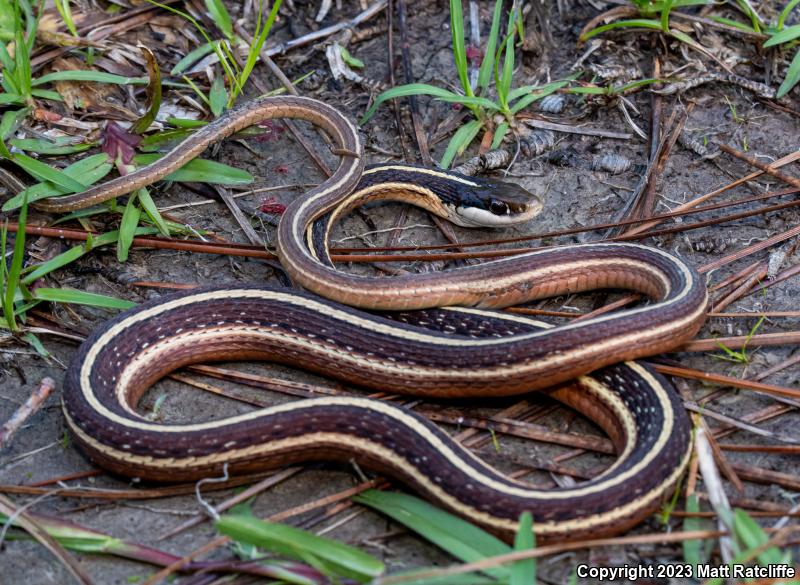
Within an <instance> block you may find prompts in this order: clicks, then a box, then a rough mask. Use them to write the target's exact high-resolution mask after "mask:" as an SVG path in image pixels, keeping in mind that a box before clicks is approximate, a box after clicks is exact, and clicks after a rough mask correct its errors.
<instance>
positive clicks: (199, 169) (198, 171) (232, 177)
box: [133, 153, 253, 185]
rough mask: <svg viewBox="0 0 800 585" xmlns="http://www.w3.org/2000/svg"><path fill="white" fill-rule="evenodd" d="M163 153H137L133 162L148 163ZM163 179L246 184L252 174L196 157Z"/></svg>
mask: <svg viewBox="0 0 800 585" xmlns="http://www.w3.org/2000/svg"><path fill="white" fill-rule="evenodd" d="M162 156H163V155H161V154H153V153H148V154H137V155H136V156H134V157H133V162H134V164H135V165H136V166H137V167H139V166H145V165H149V164H150V163H152V162H155V161H156V160H158V159H159V158H161V157H162ZM164 180H165V181H184V182H194V183H214V184H217V185H247V184H249V183H252V182H253V175H251V174H250V173H248V172H247V171H244V170H242V169H237V168H235V167H232V166H229V165H226V164H222V163H218V162H216V161H213V160H206V159H203V158H196V159H194V160H191V161H189V162H188V163H186V164H185V165H183V166H182V167H181V168H180V169H178V170H177V171H175V172H174V173H171V174H169V175H167V176H166V177H165V178H164Z"/></svg>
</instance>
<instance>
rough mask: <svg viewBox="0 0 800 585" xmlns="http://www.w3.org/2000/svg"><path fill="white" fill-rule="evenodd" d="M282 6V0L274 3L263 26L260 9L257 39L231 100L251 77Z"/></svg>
mask: <svg viewBox="0 0 800 585" xmlns="http://www.w3.org/2000/svg"><path fill="white" fill-rule="evenodd" d="M280 7H281V0H276V1H275V2H273V3H272V9H271V10H270V12H269V16H268V17H267V22H266V23H264V24H263V26H262V23H261V10H259V11H258V19H257V20H256V28H255V31H254V33H253V34H254V35H255V36H256V39H255V41H254V42H253V43H251V44H250V50H249V51H248V53H247V60H246V61H245V64H244V67H242V72H241V73H240V74H239V82H238V83H237V86H236V88H235V90H234V92H232V94H231V100H234V99H235V98H236V96H237V95H238V93H239V91H240V90H239V88H240V87H241V86H243V85H244V84H245V82H246V81H247V79H248V78H249V77H250V73H251V72H252V71H253V67H255V66H256V61H258V58H259V56H260V55H261V48H262V47H263V46H264V42H265V41H266V40H267V36H268V35H269V33H270V31H271V30H272V25H273V24H274V23H275V19H276V18H277V17H278V10H279V9H280ZM228 105H229V106H230V105H233V104H232V103H229V104H228Z"/></svg>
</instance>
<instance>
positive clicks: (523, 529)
mask: <svg viewBox="0 0 800 585" xmlns="http://www.w3.org/2000/svg"><path fill="white" fill-rule="evenodd" d="M535 547H536V539H535V537H534V534H533V516H531V513H530V512H523V514H522V515H521V516H520V517H519V528H518V529H517V535H516V538H515V539H514V550H515V551H523V550H531V549H533V548H535ZM531 583H536V559H526V560H524V561H517V562H516V563H514V564H513V565H512V566H511V581H510V583H509V585H530V584H531Z"/></svg>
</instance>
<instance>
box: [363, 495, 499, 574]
mask: <svg viewBox="0 0 800 585" xmlns="http://www.w3.org/2000/svg"><path fill="white" fill-rule="evenodd" d="M353 499H354V501H356V502H358V503H359V504H364V505H366V506H369V507H370V508H374V509H376V510H378V511H379V512H382V513H383V514H386V515H387V516H389V517H391V518H393V519H394V520H396V521H397V522H400V523H401V524H403V525H404V526H406V527H408V528H410V529H411V530H413V531H414V532H416V533H417V534H419V535H420V536H422V537H423V538H425V539H427V540H429V541H430V542H432V543H433V544H435V545H436V546H438V547H439V548H441V549H443V550H445V551H447V552H448V553H450V554H451V555H453V556H454V557H456V558H458V559H460V560H462V561H465V562H471V561H478V560H481V559H484V558H486V557H492V556H497V555H502V554H507V553H510V552H511V548H510V547H509V546H508V545H507V544H505V543H504V542H502V541H501V540H499V539H497V538H496V537H494V536H493V535H491V534H489V533H488V532H486V531H484V530H481V529H480V528H478V527H477V526H474V525H472V524H470V523H469V522H466V521H465V520H462V519H461V518H459V517H457V516H454V515H452V514H450V513H449V512H445V511H444V510H441V509H439V508H437V507H436V506H433V505H431V504H429V503H428V502H425V501H424V500H420V499H419V498H416V497H414V496H410V495H408V494H402V493H398V492H382V491H377V490H369V491H366V492H364V493H363V494H361V495H359V496H356V497H355V498H353ZM486 574H487V575H491V576H492V577H494V578H497V579H507V578H508V576H509V570H508V568H507V567H497V568H494V569H491V570H487V571H486Z"/></svg>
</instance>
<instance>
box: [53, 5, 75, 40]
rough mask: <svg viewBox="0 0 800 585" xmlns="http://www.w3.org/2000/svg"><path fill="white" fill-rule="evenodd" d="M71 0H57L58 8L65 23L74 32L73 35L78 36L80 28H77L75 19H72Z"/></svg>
mask: <svg viewBox="0 0 800 585" xmlns="http://www.w3.org/2000/svg"><path fill="white" fill-rule="evenodd" d="M69 2H70V0H55V5H56V9H57V10H58V13H59V14H60V15H61V19H62V20H63V21H64V24H66V25H67V30H69V32H70V33H72V36H74V37H77V36H78V29H77V28H75V21H74V20H73V19H72V8H71V7H70V5H69Z"/></svg>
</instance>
